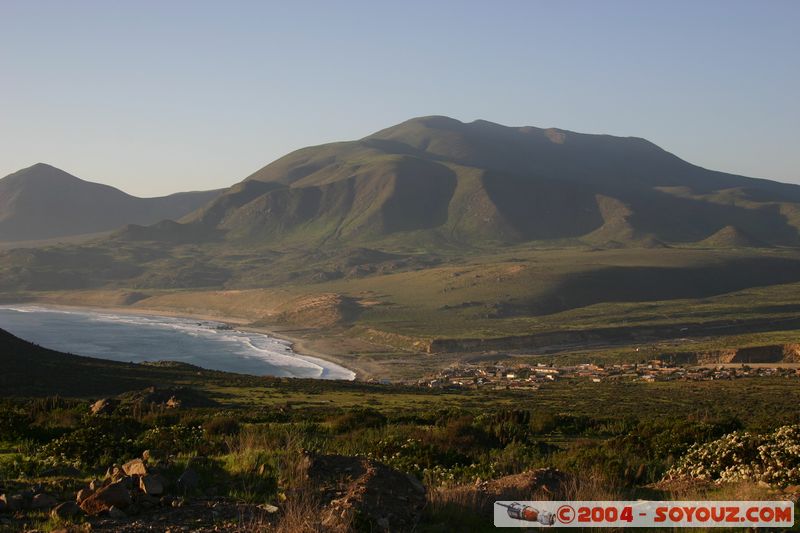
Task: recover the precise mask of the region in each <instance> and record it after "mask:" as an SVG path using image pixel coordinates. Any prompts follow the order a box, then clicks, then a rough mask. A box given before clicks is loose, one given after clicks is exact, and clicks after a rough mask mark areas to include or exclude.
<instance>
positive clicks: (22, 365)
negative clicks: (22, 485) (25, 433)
mask: <svg viewBox="0 0 800 533" xmlns="http://www.w3.org/2000/svg"><path fill="white" fill-rule="evenodd" d="M0 368H2V372H0V397H8V396H27V397H35V396H56V395H61V396H72V397H83V398H86V397H97V396H102V395H114V394H120V393H122V392H126V391H130V390H138V389H144V388H147V387H151V386H155V385H158V386H168V385H174V384H176V383H178V382H181V381H184V380H187V379H192V378H193V376H196V375H197V374H198V368H197V367H190V366H189V365H182V366H181V365H177V364H176V365H174V366H169V365H165V366H148V365H135V364H131V363H119V362H115V361H108V360H105V359H95V358H92V357H82V356H78V355H71V354H65V353H61V352H56V351H54V350H48V349H46V348H42V347H41V346H38V345H36V344H32V343H30V342H27V341H24V340H22V339H19V338H17V337H15V336H14V335H12V334H10V333H8V332H7V331H5V330H2V329H0ZM204 373H205V374H207V376H206V378H210V377H211V376H214V375H217V374H220V373H217V372H204Z"/></svg>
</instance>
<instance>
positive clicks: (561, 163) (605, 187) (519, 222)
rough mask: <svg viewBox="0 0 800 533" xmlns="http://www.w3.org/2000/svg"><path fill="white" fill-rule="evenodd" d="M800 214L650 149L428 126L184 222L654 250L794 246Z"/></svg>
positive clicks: (536, 131)
mask: <svg viewBox="0 0 800 533" xmlns="http://www.w3.org/2000/svg"><path fill="white" fill-rule="evenodd" d="M798 213H800V186H797V185H791V184H785V183H779V182H773V181H770V180H764V179H761V178H749V177H746V176H739V175H734V174H726V173H722V172H716V171H712V170H707V169H704V168H702V167H698V166H696V165H693V164H691V163H688V162H686V161H684V160H682V159H680V158H679V157H677V156H675V155H674V154H671V153H669V152H667V151H665V150H663V149H662V148H660V147H658V146H657V145H655V144H653V143H652V142H650V141H647V140H646V139H642V138H640V137H618V136H612V135H603V134H584V133H577V132H572V131H569V130H562V129H558V128H546V129H545V128H536V127H532V126H524V127H507V126H503V125H500V124H495V123H492V122H488V121H484V120H477V121H473V122H470V123H464V122H460V121H458V120H455V119H451V118H448V117H442V116H430V117H419V118H415V119H411V120H408V121H405V122H403V123H400V124H397V125H395V126H391V127H389V128H385V129H383V130H380V131H378V132H375V133H373V134H371V135H368V136H366V137H363V138H361V139H358V140H355V141H344V142H335V143H328V144H323V145H319V146H312V147H306V148H301V149H300V150H296V151H294V152H291V153H289V154H287V155H286V156H283V157H281V158H279V159H277V160H275V161H273V162H272V163H270V164H268V165H266V166H265V167H263V168H261V169H259V170H257V171H256V172H254V173H252V174H250V175H249V176H247V177H246V178H245V179H244V180H243V181H241V182H240V183H238V184H236V185H234V186H233V187H231V188H230V189H228V190H227V191H225V192H223V193H222V194H221V195H220V196H219V197H218V198H216V199H215V200H213V201H211V202H210V203H209V204H207V205H206V206H204V207H203V208H201V209H199V210H198V211H195V212H194V213H191V214H189V215H187V216H186V217H184V218H183V219H182V220H181V222H182V223H183V224H184V225H186V226H187V229H186V233H187V234H189V233H191V234H192V235H197V233H198V232H197V230H196V227H197V226H198V225H200V226H203V227H206V228H208V231H209V232H212V233H214V234H215V235H216V236H219V235H224V237H223V238H224V239H226V240H228V241H234V242H267V243H273V244H281V243H284V244H297V243H304V244H311V245H319V244H321V243H331V242H352V243H378V244H380V243H381V242H383V241H392V242H395V241H397V240H398V239H399V240H402V241H404V242H406V243H408V244H409V245H413V244H414V242H415V240H418V239H422V240H433V241H437V242H439V241H442V240H444V241H453V242H457V243H458V242H460V243H472V242H498V243H520V242H526V241H564V240H565V239H566V240H573V241H576V242H583V243H585V244H593V245H597V244H600V245H605V244H609V245H638V244H640V243H642V242H645V243H650V244H648V245H652V244H654V243H670V242H672V243H693V242H700V241H702V240H704V239H707V238H708V237H710V236H712V235H714V234H715V233H716V232H718V231H720V230H722V229H723V228H725V227H728V226H736V227H740V230H741V231H742V232H744V233H746V234H748V235H752V237H753V240H754V242H764V243H767V244H769V245H781V246H795V245H798V244H800V231H799V230H800V215H798ZM188 227H195V229H194V230H191V231H190V230H189V229H188ZM212 230H213V231H212ZM152 233H153V232H151V235H150V238H153V239H154V240H158V235H154V234H152ZM122 237H123V238H124V237H125V234H124V233H123V234H122ZM659 245H660V244H659Z"/></svg>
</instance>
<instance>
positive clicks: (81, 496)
mask: <svg viewBox="0 0 800 533" xmlns="http://www.w3.org/2000/svg"><path fill="white" fill-rule="evenodd" d="M92 494H94V491H93V490H92V489H81V490H79V491H78V494H76V495H75V501H76V502H78V503H83V501H84V500H85V499H86V498H88V497H89V496H91V495H92Z"/></svg>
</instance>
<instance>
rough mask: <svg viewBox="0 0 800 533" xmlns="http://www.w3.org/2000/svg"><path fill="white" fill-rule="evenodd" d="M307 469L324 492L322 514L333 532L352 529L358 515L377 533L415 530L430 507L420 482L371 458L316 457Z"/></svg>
mask: <svg viewBox="0 0 800 533" xmlns="http://www.w3.org/2000/svg"><path fill="white" fill-rule="evenodd" d="M306 468H307V479H308V480H309V482H310V483H311V484H312V486H313V487H316V490H318V491H319V492H320V498H321V500H322V502H323V504H324V505H323V508H322V510H321V512H320V518H321V522H322V524H323V525H324V526H325V528H326V530H328V531H349V530H350V529H349V527H350V525H351V524H352V521H353V520H354V519H355V518H356V517H358V520H359V521H361V520H362V519H363V520H364V524H365V528H366V529H369V530H371V531H411V530H413V529H414V528H415V527H416V525H417V523H418V522H419V520H420V517H421V514H422V510H423V508H424V507H425V505H426V497H425V492H424V490H423V491H422V492H420V490H419V486H418V482H416V483H414V482H412V480H411V479H410V478H409V477H408V476H407V475H406V474H405V473H403V472H400V471H397V470H394V469H392V468H389V467H388V466H386V465H384V464H381V463H378V462H377V461H373V460H371V459H367V458H363V457H348V456H343V455H320V456H310V457H309V461H308V466H307V467H306ZM423 489H424V487H423ZM325 502H327V503H325Z"/></svg>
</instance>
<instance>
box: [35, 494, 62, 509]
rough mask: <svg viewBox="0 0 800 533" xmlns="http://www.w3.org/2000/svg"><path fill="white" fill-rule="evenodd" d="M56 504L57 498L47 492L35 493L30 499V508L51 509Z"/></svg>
mask: <svg viewBox="0 0 800 533" xmlns="http://www.w3.org/2000/svg"><path fill="white" fill-rule="evenodd" d="M56 505H58V500H56V499H55V498H53V497H52V496H50V495H49V494H37V495H36V496H34V497H33V499H31V509H52V508H53V507H55V506H56Z"/></svg>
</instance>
